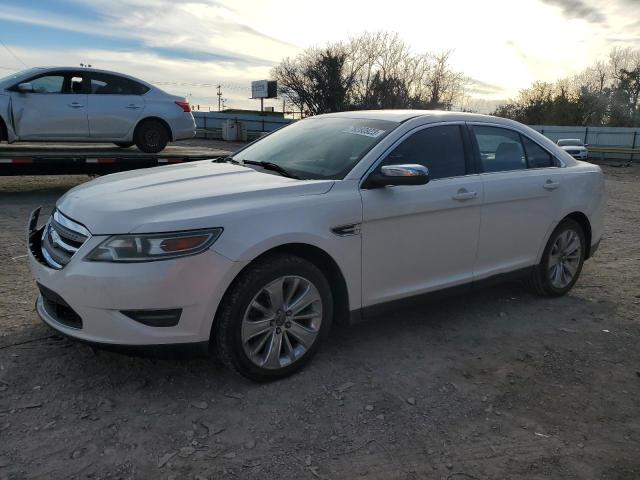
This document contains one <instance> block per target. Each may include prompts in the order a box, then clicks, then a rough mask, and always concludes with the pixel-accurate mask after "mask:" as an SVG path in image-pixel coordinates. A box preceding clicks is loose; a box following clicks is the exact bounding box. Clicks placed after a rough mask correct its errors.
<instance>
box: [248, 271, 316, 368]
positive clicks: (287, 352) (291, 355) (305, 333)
mask: <svg viewBox="0 0 640 480" xmlns="http://www.w3.org/2000/svg"><path fill="white" fill-rule="evenodd" d="M321 323H322V298H321V297H320V293H319V291H318V289H317V288H316V286H315V285H314V284H313V283H312V282H310V281H309V280H307V279H306V278H303V277H300V276H293V275H290V276H283V277H280V278H278V279H276V280H274V281H273V282H271V283H269V284H268V285H266V286H265V287H263V288H262V289H261V290H260V291H259V292H258V293H257V295H255V296H254V297H253V299H252V300H251V302H250V303H249V306H248V307H247V309H246V311H245V313H244V317H243V319H242V332H241V338H242V346H243V348H244V352H245V354H246V355H247V357H248V358H249V359H250V360H251V361H252V362H253V363H254V364H255V365H257V366H259V367H261V368H267V369H279V368H283V367H286V366H287V365H291V364H292V363H294V362H295V361H296V360H298V359H300V358H301V357H302V356H303V355H304V354H305V353H306V352H307V351H308V350H309V349H310V348H311V346H312V345H313V344H314V342H315V341H316V339H317V337H318V334H319V332H320V325H321Z"/></svg>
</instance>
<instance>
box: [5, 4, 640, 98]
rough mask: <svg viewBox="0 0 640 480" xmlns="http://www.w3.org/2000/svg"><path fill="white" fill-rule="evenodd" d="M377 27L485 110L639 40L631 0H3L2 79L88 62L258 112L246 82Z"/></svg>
mask: <svg viewBox="0 0 640 480" xmlns="http://www.w3.org/2000/svg"><path fill="white" fill-rule="evenodd" d="M379 30H384V31H391V32H398V33H399V34H400V36H401V38H402V39H403V40H404V41H406V42H407V43H408V44H409V45H410V46H411V48H412V49H413V51H414V52H415V53H423V52H438V51H442V50H450V49H451V50H453V54H452V57H451V61H452V63H453V66H454V68H456V69H457V70H460V71H462V72H464V73H465V74H466V75H467V76H468V77H469V78H470V79H472V87H471V88H470V90H469V93H470V94H471V95H472V96H473V97H474V98H477V99H478V105H485V106H486V105H492V104H495V103H496V102H499V101H500V100H504V99H507V98H509V97H512V96H514V95H516V94H517V92H518V91H519V90H520V89H522V88H526V87H527V86H529V85H530V84H531V83H532V82H533V81H535V80H543V81H553V80H555V79H557V78H559V77H564V76H567V75H571V74H572V73H576V72H578V71H580V70H582V69H584V68H585V67H587V66H589V65H590V64H591V63H593V62H594V61H595V60H598V59H603V58H606V56H607V54H608V52H609V50H610V49H611V48H612V47H615V46H621V47H624V46H632V47H638V46H640V0H609V1H606V0H446V1H442V0H437V1H432V0H394V1H393V2H389V1H388V0H386V1H378V0H368V1H366V2H365V1H359V0H358V1H354V0H351V1H347V0H322V1H317V0H316V1H309V0H194V1H180V0H0V42H1V43H0V76H3V75H4V74H9V73H11V72H12V71H16V70H20V69H23V68H24V67H25V66H29V67H31V66H43V65H56V66H57V65H64V66H76V65H79V64H80V63H89V64H91V65H92V66H93V67H96V68H103V69H107V70H116V71H120V72H123V73H127V74H130V75H133V76H136V77H139V78H142V79H144V80H146V81H149V82H151V83H155V84H157V85H158V86H160V87H161V88H163V89H164V90H167V91H169V92H171V93H175V94H178V95H183V96H186V97H188V98H189V99H190V101H191V102H192V103H193V104H201V108H203V109H208V107H207V105H211V108H212V109H217V99H218V97H217V96H216V89H215V86H216V85H219V84H220V85H222V93H223V95H222V98H224V99H226V102H225V105H226V106H227V107H230V108H233V107H236V108H258V107H259V106H258V101H257V100H250V99H249V97H250V94H251V89H250V83H251V81H252V80H261V79H267V78H269V72H270V70H271V69H272V68H273V66H274V65H275V64H277V63H278V62H279V61H280V60H282V59H283V58H285V57H293V56H295V55H297V54H298V53H300V52H301V51H303V50H304V49H305V48H308V47H312V46H322V45H324V44H326V43H327V42H336V41H343V40H347V39H348V38H349V37H352V36H355V35H358V34H360V33H363V32H365V31H369V32H373V31H379ZM265 105H266V106H275V107H276V109H279V108H281V103H280V101H277V100H267V101H266V102H265ZM479 108H480V109H482V107H479Z"/></svg>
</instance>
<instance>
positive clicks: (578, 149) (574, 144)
mask: <svg viewBox="0 0 640 480" xmlns="http://www.w3.org/2000/svg"><path fill="white" fill-rule="evenodd" d="M557 145H558V146H559V147H560V148H561V149H563V150H564V151H565V152H567V153H568V154H569V155H571V156H572V157H573V158H577V159H578V160H586V159H587V158H589V150H588V149H587V145H585V144H584V143H583V142H582V140H580V139H579V138H561V139H560V140H558V142H557Z"/></svg>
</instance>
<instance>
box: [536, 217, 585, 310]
mask: <svg viewBox="0 0 640 480" xmlns="http://www.w3.org/2000/svg"><path fill="white" fill-rule="evenodd" d="M586 251H587V249H586V242H585V235H584V231H583V230H582V227H581V226H580V224H579V223H578V222H576V221H575V220H572V219H570V218H567V219H565V220H563V221H562V222H560V224H559V225H558V226H557V227H556V228H555V230H554V231H553V233H552V234H551V236H550V237H549V241H548V242H547V245H546V247H545V249H544V252H543V253H542V259H541V260H540V263H539V264H538V265H537V266H536V267H535V269H534V271H533V272H532V273H531V276H530V278H529V280H528V282H527V283H528V287H529V288H530V290H532V291H533V292H534V293H536V294H538V295H543V296H547V297H560V296H562V295H565V294H566V293H567V292H568V291H569V290H571V289H572V288H573V286H574V285H575V283H576V282H577V281H578V277H579V276H580V272H581V271H582V265H583V264H584V258H585V253H586Z"/></svg>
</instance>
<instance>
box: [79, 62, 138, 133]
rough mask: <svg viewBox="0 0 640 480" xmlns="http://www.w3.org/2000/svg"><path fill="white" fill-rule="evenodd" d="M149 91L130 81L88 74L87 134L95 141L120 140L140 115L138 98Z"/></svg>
mask: <svg viewBox="0 0 640 480" xmlns="http://www.w3.org/2000/svg"><path fill="white" fill-rule="evenodd" d="M148 90H149V89H148V88H147V87H146V86H144V85H142V84H140V83H138V82H135V81H133V80H130V79H128V78H125V77H120V76H118V75H111V74H106V73H97V72H92V73H91V89H90V93H89V130H90V132H91V137H92V138H95V139H96V140H100V139H105V140H112V139H120V138H123V137H125V136H126V135H127V134H128V133H129V132H130V131H131V130H132V129H133V127H134V126H135V125H136V123H137V122H138V120H139V119H140V117H141V116H142V113H143V112H144V107H145V102H144V98H143V97H142V95H143V94H144V93H146V92H147V91H148Z"/></svg>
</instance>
